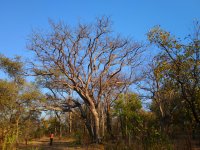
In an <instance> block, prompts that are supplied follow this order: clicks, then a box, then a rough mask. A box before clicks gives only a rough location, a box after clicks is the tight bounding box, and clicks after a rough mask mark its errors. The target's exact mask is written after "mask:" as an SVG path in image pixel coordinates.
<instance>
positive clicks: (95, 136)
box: [91, 108, 100, 143]
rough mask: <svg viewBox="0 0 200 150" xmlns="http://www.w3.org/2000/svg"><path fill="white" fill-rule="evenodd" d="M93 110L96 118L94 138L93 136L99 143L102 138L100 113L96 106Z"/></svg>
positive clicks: (94, 140)
mask: <svg viewBox="0 0 200 150" xmlns="http://www.w3.org/2000/svg"><path fill="white" fill-rule="evenodd" d="M91 112H92V115H93V118H94V138H93V142H95V143H99V142H100V141H99V139H100V134H99V133H100V132H99V131H100V130H99V115H98V112H97V110H96V109H95V108H91Z"/></svg>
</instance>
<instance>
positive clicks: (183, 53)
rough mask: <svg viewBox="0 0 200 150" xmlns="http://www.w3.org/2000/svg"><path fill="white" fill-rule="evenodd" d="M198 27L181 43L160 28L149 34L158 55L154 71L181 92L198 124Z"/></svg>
mask: <svg viewBox="0 0 200 150" xmlns="http://www.w3.org/2000/svg"><path fill="white" fill-rule="evenodd" d="M199 33H200V26H199V23H198V22H196V24H195V32H194V36H189V37H187V38H186V39H187V41H184V42H181V41H180V40H179V39H177V38H175V37H173V36H171V34H170V33H169V32H167V31H164V30H163V29H161V28H160V27H155V28H153V29H152V30H151V31H150V32H149V33H148V38H149V41H150V42H152V43H154V44H156V45H157V46H158V47H159V48H160V49H161V52H160V53H159V54H158V56H157V57H158V59H157V63H158V64H159V66H158V68H159V69H157V71H159V76H161V77H162V78H163V77H165V78H170V79H171V80H172V81H173V82H174V83H175V84H176V85H177V86H178V89H177V91H180V93H181V97H182V100H183V101H182V102H183V103H185V108H186V109H187V108H189V110H190V112H191V113H192V115H193V117H194V119H195V121H196V123H197V124H200V98H199V93H200V91H199V90H200V82H199V81H200V80H199V78H200V74H199V73H200V69H199V67H200V66H199V65H200V63H199V62H200V58H199V49H200V40H199V36H200V34H199Z"/></svg>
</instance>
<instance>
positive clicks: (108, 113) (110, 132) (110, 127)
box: [106, 110, 114, 138]
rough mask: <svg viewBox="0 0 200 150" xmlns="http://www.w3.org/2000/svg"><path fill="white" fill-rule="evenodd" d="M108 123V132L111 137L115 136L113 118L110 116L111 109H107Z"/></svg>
mask: <svg viewBox="0 0 200 150" xmlns="http://www.w3.org/2000/svg"><path fill="white" fill-rule="evenodd" d="M106 125H107V133H108V134H109V135H110V138H113V137H114V136H113V133H112V120H111V117H110V110H107V113H106Z"/></svg>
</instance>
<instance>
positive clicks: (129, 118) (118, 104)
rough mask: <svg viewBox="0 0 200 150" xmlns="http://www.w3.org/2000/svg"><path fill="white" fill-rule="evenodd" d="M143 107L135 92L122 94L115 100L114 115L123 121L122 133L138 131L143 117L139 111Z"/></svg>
mask: <svg viewBox="0 0 200 150" xmlns="http://www.w3.org/2000/svg"><path fill="white" fill-rule="evenodd" d="M141 108H142V104H141V101H140V99H139V97H138V95H136V94H134V93H128V94H122V95H120V96H119V99H118V100H116V101H115V105H114V115H116V116H118V117H119V118H120V121H121V128H122V134H124V135H126V134H127V133H129V132H138V131H139V130H140V129H139V128H138V127H139V124H140V122H141V118H140V115H139V111H140V110H141Z"/></svg>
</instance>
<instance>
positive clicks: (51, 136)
mask: <svg viewBox="0 0 200 150" xmlns="http://www.w3.org/2000/svg"><path fill="white" fill-rule="evenodd" d="M53 136H54V135H53V133H51V134H50V136H49V137H50V145H52V144H53Z"/></svg>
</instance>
